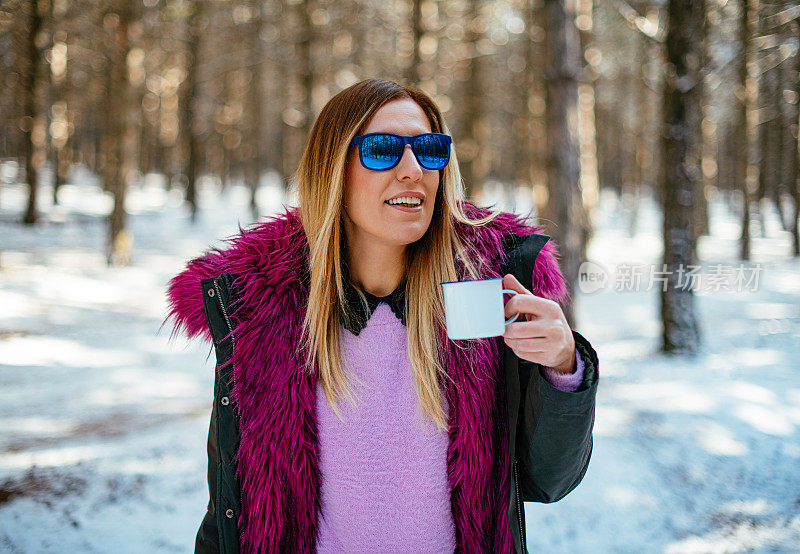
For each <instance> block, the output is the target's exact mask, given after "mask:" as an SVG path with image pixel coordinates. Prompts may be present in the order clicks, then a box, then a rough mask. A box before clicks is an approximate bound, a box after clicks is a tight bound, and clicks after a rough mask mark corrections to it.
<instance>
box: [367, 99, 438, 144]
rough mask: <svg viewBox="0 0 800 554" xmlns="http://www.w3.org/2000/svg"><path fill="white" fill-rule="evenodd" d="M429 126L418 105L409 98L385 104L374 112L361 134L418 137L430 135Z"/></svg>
mask: <svg viewBox="0 0 800 554" xmlns="http://www.w3.org/2000/svg"><path fill="white" fill-rule="evenodd" d="M430 132H431V124H430V122H429V121H428V117H427V116H426V115H425V112H424V111H422V108H420V106H419V104H417V103H416V102H414V101H413V100H411V99H409V98H403V99H401V100H392V101H391V102H387V103H386V104H384V105H383V106H381V107H380V109H379V110H378V111H377V112H375V113H374V114H373V116H372V119H370V121H369V123H368V124H367V126H366V128H365V129H364V131H363V132H362V133H361V134H363V135H366V134H367V133H395V134H397V135H407V136H412V135H420V134H422V133H430Z"/></svg>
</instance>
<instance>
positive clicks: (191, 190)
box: [179, 0, 205, 223]
mask: <svg viewBox="0 0 800 554" xmlns="http://www.w3.org/2000/svg"><path fill="white" fill-rule="evenodd" d="M204 2H205V0H197V1H196V2H193V3H191V4H190V6H191V7H190V8H189V10H190V13H189V16H188V17H187V20H186V30H187V39H186V50H185V54H186V78H185V79H184V81H183V83H181V86H180V89H181V95H180V100H179V106H180V107H179V111H180V119H181V126H180V130H181V133H183V137H184V147H185V152H186V157H185V158H184V157H182V159H181V163H182V164H183V165H184V170H183V172H184V174H185V175H186V201H187V202H188V203H189V207H190V210H191V222H192V223H195V222H196V221H197V211H198V206H197V173H198V171H197V165H198V157H199V152H200V144H199V143H200V140H199V137H198V136H197V130H196V128H195V125H194V120H195V109H196V104H197V98H196V96H197V54H198V51H199V47H200V32H201V30H200V26H201V20H202V17H203V8H204Z"/></svg>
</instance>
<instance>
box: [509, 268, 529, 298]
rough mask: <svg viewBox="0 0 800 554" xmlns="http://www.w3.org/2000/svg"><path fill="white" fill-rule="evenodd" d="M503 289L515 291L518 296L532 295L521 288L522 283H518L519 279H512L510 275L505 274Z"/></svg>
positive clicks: (512, 276)
mask: <svg viewBox="0 0 800 554" xmlns="http://www.w3.org/2000/svg"><path fill="white" fill-rule="evenodd" d="M503 288H504V289H511V290H515V291H517V292H518V293H520V294H532V293H531V291H529V290H528V289H526V288H525V287H523V286H522V283H520V282H519V279H517V278H516V277H514V275H513V274H512V273H506V274H505V275H504V276H503ZM506 294H507V293H506Z"/></svg>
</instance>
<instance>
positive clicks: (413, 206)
mask: <svg viewBox="0 0 800 554" xmlns="http://www.w3.org/2000/svg"><path fill="white" fill-rule="evenodd" d="M423 203H424V201H423V200H421V199H419V198H409V197H404V198H398V199H394V200H392V201H391V202H390V201H389V200H386V201H385V202H384V204H386V205H387V206H390V207H392V208H395V209H397V210H400V211H403V212H411V213H414V212H421V211H422V204H423Z"/></svg>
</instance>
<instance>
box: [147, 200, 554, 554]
mask: <svg viewBox="0 0 800 554" xmlns="http://www.w3.org/2000/svg"><path fill="white" fill-rule="evenodd" d="M463 207H464V210H465V213H467V215H468V216H469V217H470V218H471V219H474V218H476V217H478V216H482V215H485V214H488V213H489V210H486V209H483V208H478V207H476V206H474V205H472V204H470V203H468V202H465V203H463ZM457 229H458V232H459V234H460V236H465V237H467V239H468V243H469V244H470V246H471V248H470V251H471V252H472V255H474V256H476V259H477V258H478V257H480V258H482V259H483V260H484V261H485V262H486V269H485V273H486V274H485V277H501V275H499V273H497V271H496V270H497V269H499V267H500V264H501V263H502V262H503V261H505V252H503V248H502V238H503V236H504V235H506V234H508V233H516V234H518V235H527V234H533V233H535V234H542V227H541V226H536V227H534V226H531V225H530V224H528V223H526V222H525V220H524V219H523V218H522V217H520V216H517V215H514V214H508V213H503V214H501V215H500V216H499V217H498V218H497V219H496V220H495V221H493V222H492V223H490V224H487V225H484V226H482V227H479V228H471V227H469V226H467V225H465V224H461V223H458V224H457ZM228 240H229V242H230V243H231V245H230V247H229V248H227V249H225V250H220V249H213V250H211V251H208V252H206V253H204V254H203V255H201V256H200V257H198V258H196V259H194V260H192V261H190V262H189V263H188V265H187V267H186V269H185V270H184V271H182V272H181V273H180V274H178V275H177V276H175V277H174V278H173V279H172V280H171V281H170V283H169V286H168V290H167V296H168V303H169V307H170V311H169V314H168V316H167V319H165V321H164V323H166V322H167V321H168V320H170V319H172V320H173V334H174V333H176V332H178V331H179V330H182V331H183V332H185V333H186V334H187V335H188V336H189V337H195V336H202V338H203V339H204V340H206V341H210V340H211V334H210V332H209V330H208V326H207V324H206V321H205V315H204V311H203V299H202V289H201V285H200V280H201V279H204V278H208V277H213V276H216V275H218V274H220V273H222V272H232V273H236V274H238V275H239V276H240V278H239V279H237V282H236V283H235V284H236V286H237V290H239V291H240V293H241V298H240V301H239V302H237V303H236V304H235V306H233V307H232V308H233V310H232V311H233V312H235V316H234V319H235V320H236V322H237V323H238V325H237V327H236V347H235V349H234V355H233V358H234V370H233V375H234V386H233V390H232V392H231V396H232V397H233V398H234V399H235V401H236V406H237V407H238V410H239V413H240V439H241V440H240V444H239V449H238V451H237V454H236V460H235V461H236V465H237V475H238V477H239V483H240V489H241V500H242V512H241V515H240V517H239V521H238V523H239V530H240V533H241V537H240V539H241V547H242V551H243V552H278V551H290V552H312V551H313V549H314V538H315V537H316V531H317V519H316V517H317V507H318V502H319V499H318V496H317V491H318V490H319V479H320V476H319V473H318V466H317V454H318V452H317V447H316V444H317V424H316V415H315V410H316V405H315V402H316V396H315V390H316V389H315V387H316V377H314V376H309V375H307V374H306V373H305V372H304V371H303V370H302V365H301V364H302V361H303V360H304V358H305V352H302V351H301V349H300V340H299V339H300V329H301V324H302V316H303V314H304V313H305V307H306V303H307V299H308V289H307V283H308V268H307V259H308V243H307V241H306V238H305V234H304V232H303V228H302V226H301V224H300V219H299V211H298V209H297V208H294V207H290V208H288V209H286V210H285V211H284V212H283V213H279V214H277V215H275V216H273V217H272V218H270V219H269V220H267V221H264V222H261V223H259V224H256V225H255V226H253V227H251V228H249V229H246V230H242V229H241V228H240V233H239V234H238V235H236V236H235V237H233V238H231V239H228ZM556 256H557V249H556V247H555V245H554V244H553V243H552V241H549V242H548V243H547V244H546V245H545V247H544V248H543V249H542V251H541V252H540V254H539V256H538V258H537V260H536V263H535V265H534V275H532V276H531V280H530V282H529V283H523V284H524V285H525V286H529V287H530V290H531V291H532V292H534V293H535V294H538V295H541V296H544V297H546V298H550V299H553V300H557V301H564V300H568V294H567V288H566V283H565V280H564V278H563V276H562V275H561V272H560V270H559V268H558V262H557V260H556ZM461 269H463V268H461ZM461 269H459V271H461ZM162 325H163V324H162ZM440 337H442V340H443V344H445V345H446V346H445V353H444V359H445V362H446V363H445V365H446V368H447V371H448V373H449V375H450V376H451V377H452V378H453V381H454V382H453V383H449V384H448V387H447V390H446V396H447V400H448V405H449V407H450V410H449V412H450V421H449V436H450V445H449V448H448V459H447V463H448V475H449V479H450V484H451V487H452V509H453V516H454V520H455V523H456V540H457V544H458V548H457V551H458V552H511V551H512V550H513V543H512V539H511V530H510V528H509V524H508V502H509V493H510V490H509V489H510V476H509V465H510V462H509V445H508V428H507V427H508V421H507V417H506V410H507V408H506V399H505V380H504V375H503V373H502V371H501V369H502V367H501V365H502V360H501V358H502V352H503V350H502V346H503V343H502V337H493V338H491V339H480V340H478V341H457V342H458V343H459V344H458V345H457V344H456V343H455V342H454V341H449V340H447V338H446V332H445V330H444V329H443V328H442V329H440ZM470 342H471V343H472V344H471V347H472V348H463V347H464V346H470ZM459 346H460V347H462V348H459Z"/></svg>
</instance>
